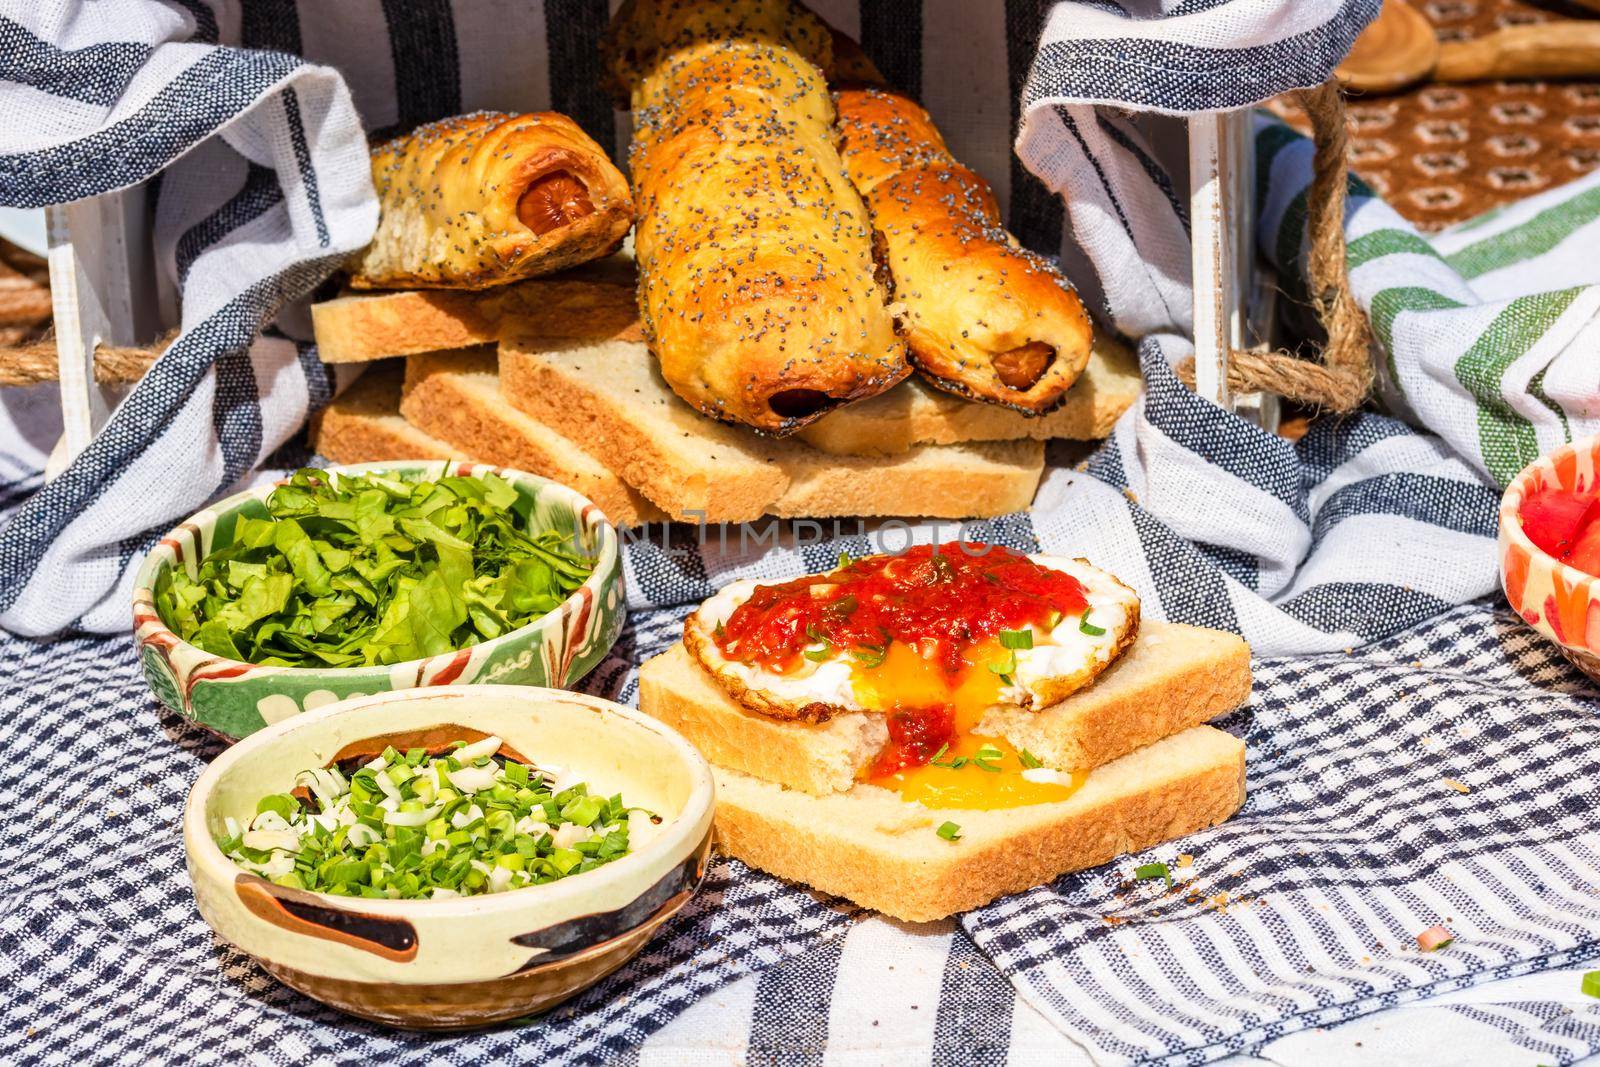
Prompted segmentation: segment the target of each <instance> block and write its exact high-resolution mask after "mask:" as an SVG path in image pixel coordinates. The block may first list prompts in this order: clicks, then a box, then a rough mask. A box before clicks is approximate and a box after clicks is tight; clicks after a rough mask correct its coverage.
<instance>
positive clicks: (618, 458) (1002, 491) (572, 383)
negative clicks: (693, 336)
mask: <svg viewBox="0 0 1600 1067" xmlns="http://www.w3.org/2000/svg"><path fill="white" fill-rule="evenodd" d="M500 389H501V392H502V393H503V394H504V395H505V396H506V398H507V399H509V400H510V401H511V402H512V403H513V404H514V405H516V406H517V407H518V408H521V409H522V410H523V411H524V412H526V413H527V414H529V415H531V416H532V417H533V418H535V419H537V420H538V421H540V422H542V423H544V424H545V425H547V426H549V427H551V428H552V429H554V430H556V431H557V432H559V433H561V434H564V435H565V436H567V437H569V438H571V439H573V440H574V441H578V442H581V443H583V445H584V447H585V448H587V449H588V450H590V451H591V452H593V453H595V454H597V455H601V456H604V457H605V459H606V462H607V464H609V465H610V466H611V467H612V468H613V469H614V470H616V471H617V472H618V473H619V474H621V475H622V477H623V479H624V480H626V481H627V482H628V483H629V484H630V485H633V486H635V487H637V488H638V489H639V490H640V491H641V492H642V493H643V494H644V495H645V496H647V497H649V498H650V499H651V500H652V501H654V502H655V503H656V504H657V505H659V506H660V507H661V508H663V509H664V510H665V511H666V512H667V513H669V514H670V515H672V516H674V517H676V518H682V519H700V518H703V519H704V520H705V521H710V522H742V521H747V520H751V519H756V518H759V517H760V516H762V515H768V514H770V515H778V516H783V517H796V516H808V517H813V518H820V517H828V516H837V515H852V516H875V515H919V516H927V517H932V518H979V517H989V516H994V515H1003V514H1006V513H1007V512H1011V511H1018V510H1020V509H1022V508H1025V507H1027V506H1028V504H1029V503H1030V502H1031V501H1032V500H1033V493H1034V490H1035V489H1037V488H1038V484H1039V476H1040V474H1041V473H1042V471H1043V468H1044V447H1043V445H1042V443H1040V442H1038V441H1008V442H994V443H986V444H967V445H928V446H919V447H917V448H913V449H910V450H908V451H906V452H903V453H901V454H899V455H896V456H887V457H852V456H832V455H828V454H826V453H823V452H819V451H817V450H816V449H814V448H811V447H810V446H808V445H806V444H804V443H802V442H800V441H795V440H774V439H771V438H764V437H758V436H756V435H754V434H751V433H750V432H749V431H747V430H744V429H740V428H736V427H733V426H727V425H724V424H722V423H719V422H716V421H715V420H713V419H709V418H706V417H705V416H703V415H701V414H700V413H699V412H697V411H695V410H694V409H693V408H692V407H690V406H689V405H688V404H686V403H684V402H683V401H682V400H681V399H679V398H678V397H677V395H676V394H674V393H673V392H672V390H671V389H670V388H669V387H668V386H667V384H666V382H665V381H664V380H663V379H662V377H661V374H660V372H659V371H658V370H657V368H656V365H655V360H654V359H653V358H652V357H651V356H650V353H649V350H648V349H646V347H645V346H644V345H643V344H641V343H636V342H623V341H605V342H598V343H592V344H581V345H570V344H561V343H558V342H550V341H548V340H545V339H542V338H532V337H527V338H520V339H513V340H508V341H504V342H502V343H501V345H500Z"/></svg>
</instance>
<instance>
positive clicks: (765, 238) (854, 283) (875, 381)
mask: <svg viewBox="0 0 1600 1067" xmlns="http://www.w3.org/2000/svg"><path fill="white" fill-rule="evenodd" d="M829 48H830V43H829V39H828V32H827V29H826V27H824V26H823V25H822V24H821V23H820V22H819V21H818V20H817V19H816V18H815V17H814V16H812V15H811V14H810V13H809V12H808V11H806V10H805V9H804V8H802V7H800V6H798V5H796V4H793V3H791V2H790V0H724V2H718V3H714V4H711V3H690V2H681V0H629V2H628V3H625V4H624V5H623V6H622V8H621V9H620V10H619V11H618V13H617V15H616V18H615V19H614V20H613V22H612V27H611V33H610V35H609V37H608V42H607V59H608V65H609V67H610V72H611V74H612V76H613V78H614V79H615V82H616V83H617V84H618V85H620V86H624V87H626V89H627V91H628V94H629V98H630V103H631V105H632V107H633V113H634V141H633V145H632V148H631V150H630V155H629V167H630V170H631V178H632V182H633V190H634V198H635V200H636V202H637V204H638V213H639V220H638V225H637V228H636V229H635V231H634V257H635V259H636V260H637V262H638V266H639V307H640V314H641V319H642V323H643V327H644V332H645V338H646V340H647V341H648V343H649V345H650V348H651V350H652V351H653V352H654V353H655V355H656V358H657V359H658V361H659V362H660V365H661V373H662V376H663V377H664V378H665V379H666V380H667V382H668V384H670V385H671V386H672V388H673V390H674V391H675V392H676V393H677V394H678V395H679V396H681V397H682V398H683V399H685V400H687V401H688V402H689V403H691V404H693V405H694V406H695V407H696V408H698V409H699V410H700V411H702V412H704V413H705V414H707V415H711V416H713V417H715V418H718V419H722V420H724V421H729V422H736V423H743V424H745V425H748V426H752V427H754V428H756V429H758V430H761V431H764V432H767V433H772V434H779V435H781V434H786V433H789V432H791V431H793V430H796V429H798V428H799V427H801V426H803V425H805V424H806V423H808V422H810V421H812V420H814V419H816V418H817V417H819V416H821V415H822V414H823V413H824V412H826V411H828V410H829V409H830V408H833V407H835V406H837V405H839V404H841V403H844V402H847V401H851V400H856V399H860V398H863V397H868V396H872V395H874V394H876V393H880V392H882V391H883V390H885V389H887V388H889V387H890V386H891V385H893V384H895V383H896V382H898V381H900V380H901V379H903V378H904V377H905V376H906V375H907V374H908V373H910V365H909V364H908V363H907V362H906V355H905V345H904V343H903V342H902V341H901V339H900V338H899V337H898V335H897V334H896V332H895V324H894V318H893V315H892V314H891V313H890V311H889V310H888V308H887V307H886V306H885V305H886V303H887V298H888V294H887V292H886V290H885V289H884V288H883V287H882V286H881V285H880V284H879V279H878V276H877V272H876V269H875V260H874V257H873V235H872V228H871V224H870V222H869V221H868V215H867V211H866V207H865V205H864V204H863V203H862V202H861V197H860V196H859V195H858V194H857V192H856V191H855V188H854V187H853V186H852V185H851V183H850V180H849V179H848V177H846V175H845V171H844V164H843V162H842V161H841V160H840V158H839V153H838V150H837V149H836V147H835V143H836V138H837V128H836V126H835V125H834V112H833V102H832V99H831V98H830V96H829V94H828V88H827V83H826V80H825V78H824V75H823V73H822V70H821V69H820V68H821V67H822V66H824V65H826V63H827V62H828V55H829Z"/></svg>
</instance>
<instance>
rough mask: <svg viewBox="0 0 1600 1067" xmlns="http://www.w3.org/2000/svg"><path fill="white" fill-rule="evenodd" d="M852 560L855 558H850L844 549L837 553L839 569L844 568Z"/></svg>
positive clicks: (852, 561)
mask: <svg viewBox="0 0 1600 1067" xmlns="http://www.w3.org/2000/svg"><path fill="white" fill-rule="evenodd" d="M854 562H855V560H853V559H851V558H850V553H848V552H844V551H841V552H840V553H839V570H844V569H845V568H846V567H848V566H850V564H852V563H854Z"/></svg>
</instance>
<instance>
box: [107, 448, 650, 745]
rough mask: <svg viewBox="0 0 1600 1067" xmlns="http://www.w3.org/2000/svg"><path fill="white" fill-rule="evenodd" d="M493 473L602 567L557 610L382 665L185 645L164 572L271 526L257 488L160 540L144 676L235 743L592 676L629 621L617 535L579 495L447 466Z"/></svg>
mask: <svg viewBox="0 0 1600 1067" xmlns="http://www.w3.org/2000/svg"><path fill="white" fill-rule="evenodd" d="M329 469H330V470H333V471H371V470H382V471H391V472H400V473H405V474H414V475H419V476H423V475H431V476H434V477H437V476H438V475H439V474H440V473H441V468H440V465H439V463H438V462H436V461H435V462H423V461H414V462H394V463H360V464H353V465H350V466H345V467H331V468H329ZM488 471H493V472H494V473H495V474H498V475H500V476H501V477H502V478H505V479H506V480H507V481H508V482H510V483H511V484H512V485H514V486H515V487H516V489H517V493H518V495H519V497H520V500H519V502H518V504H517V505H515V506H516V507H517V509H518V510H519V511H523V510H525V511H526V513H527V514H526V518H527V520H528V522H529V523H530V525H532V526H535V527H538V528H553V529H558V530H562V531H565V532H567V533H569V534H571V535H573V536H574V537H575V538H576V540H577V543H578V544H581V545H582V546H583V549H584V551H585V552H587V553H589V554H591V555H593V556H594V557H595V568H594V573H592V574H591V575H589V578H588V580H587V581H585V582H584V583H583V585H582V586H580V587H579V588H578V589H577V591H576V592H574V593H573V594H572V596H570V597H568V598H567V599H566V600H565V601H564V602H563V603H562V604H561V605H560V606H559V607H557V608H556V609H555V610H554V611H551V612H549V613H548V614H546V615H543V616H541V617H540V618H537V619H535V620H534V621H532V622H530V623H529V624H528V625H526V626H523V627H521V628H519V629H516V630H513V631H511V632H510V633H507V634H502V635H501V636H500V637H497V638H495V639H494V640H492V641H484V642H482V643H481V644H476V645H472V646H470V647H468V648H463V649H459V650H456V651H454V652H447V653H445V654H443V655H439V656H432V657H430V658H428V659H416V660H409V661H407V662H405V663H395V664H390V665H387V666H380V667H326V668H318V667H266V666H260V665H257V664H251V663H241V662H239V661H238V660H230V659H226V658H223V657H221V656H216V655H213V654H212V653H210V652H207V651H205V650H204V649H201V648H197V647H195V646H194V645H191V644H189V643H188V642H186V641H184V640H183V639H182V638H180V637H179V636H178V635H177V634H176V633H174V632H173V631H172V630H171V629H169V628H168V627H167V624H166V623H164V622H163V621H162V620H161V617H160V615H159V614H158V613H157V612H156V608H155V603H154V599H153V598H154V590H155V587H156V582H157V580H158V579H159V578H160V577H161V574H162V572H164V571H166V570H167V569H169V568H172V567H187V568H188V569H189V573H190V574H191V575H193V574H194V573H195V569H196V568H197V567H198V565H199V562H200V560H201V559H202V558H203V557H204V556H205V555H206V554H207V553H209V552H211V551H213V550H215V549H217V548H220V547H222V546H224V545H227V544H230V543H231V542H232V540H233V532H234V526H235V524H236V522H237V521H238V517H239V516H241V515H254V516H256V517H265V516H266V514H267V511H266V505H265V503H264V501H265V500H266V498H267V497H268V496H269V495H270V494H271V492H272V490H273V489H274V488H276V486H274V485H263V486H258V487H256V488H255V489H250V490H247V491H246V492H243V493H239V494H237V495H236V496H231V497H229V498H227V499H226V500H223V501H220V502H218V503H216V504H213V505H212V506H211V507H209V508H206V509H205V510H204V511H202V512H200V513H199V514H197V515H195V516H193V517H192V518H190V519H189V521H188V522H185V523H184V524H183V525H181V526H179V527H178V528H177V529H175V530H173V531H172V532H171V533H169V534H167V536H165V537H163V538H162V539H161V540H160V542H159V543H157V545H156V547H155V548H153V549H151V550H150V554H149V556H147V557H146V558H145V561H144V565H143V566H142V567H141V568H140V569H139V574H138V576H137V578H136V579H135V581H134V588H133V625H134V630H133V634H134V640H135V642H136V643H137V645H138V649H139V659H140V662H141V664H142V665H143V667H144V676H145V679H146V680H147V681H149V683H150V688H151V689H152V690H154V691H155V694H156V696H157V698H159V699H160V701H161V702H162V703H163V704H165V705H166V706H167V707H169V708H171V709H172V710H174V711H176V712H179V713H180V714H182V715H185V716H187V717H188V718H190V719H192V720H194V721H195V722H197V723H199V724H200V725H201V726H204V727H206V728H207V729H209V730H212V731H214V732H216V733H218V734H221V735H222V736H223V737H226V738H228V739H230V740H232V739H236V738H240V737H245V736H247V735H249V734H252V733H254V732H255V731H257V730H259V729H261V728H262V727H264V726H268V725H270V724H272V723H276V722H279V721H281V720H283V719H286V718H288V717H289V716H291V715H294V714H297V713H299V712H301V711H309V710H310V709H312V708H316V707H320V706H321V705H323V704H331V703H332V702H334V701H335V700H343V699H345V698H346V697H355V696H365V695H367V694H369V693H378V692H387V691H389V690H394V689H410V688H414V687H417V686H429V685H451V684H465V683H468V682H496V683H507V684H517V685H547V686H555V687H565V686H570V685H572V684H574V683H575V682H577V681H578V680H579V679H581V678H582V677H583V676H584V675H586V674H588V673H589V672H590V671H591V670H593V669H594V668H595V667H596V666H597V665H598V664H599V663H600V661H601V660H602V659H603V658H605V654H606V653H607V652H608V651H610V649H611V646H612V645H613V644H615V643H616V640H617V634H618V633H620V632H621V630H622V624H623V621H624V619H625V618H626V615H627V610H626V605H625V599H626V598H625V596H624V592H623V583H622V559H621V556H620V554H619V552H618V550H617V532H616V530H615V529H614V528H613V527H612V526H611V524H610V523H608V522H607V521H606V520H605V516H603V515H602V514H601V513H600V509H599V508H598V507H596V506H595V505H594V504H593V503H591V502H590V501H589V500H587V499H586V498H585V497H583V496H581V495H580V494H578V493H577V492H575V491H573V490H571V489H568V488H567V487H566V486H564V485H558V484H557V483H555V482H552V481H550V480H548V479H545V478H540V477H538V476H537V475H533V474H528V473H526V472H525V471H515V470H506V469H504V468H500V467H491V466H487V465H484V464H473V463H455V464H451V471H450V472H451V473H452V474H463V475H465V474H482V473H485V472H488Z"/></svg>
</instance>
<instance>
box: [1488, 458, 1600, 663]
mask: <svg viewBox="0 0 1600 1067" xmlns="http://www.w3.org/2000/svg"><path fill="white" fill-rule="evenodd" d="M1597 484H1600V437H1591V438H1588V439H1587V440H1583V441H1578V442H1575V443H1574V444H1570V445H1566V446H1564V447H1562V448H1558V449H1556V450H1555V451H1554V452H1551V453H1550V454H1549V455H1547V456H1541V457H1540V458H1539V459H1537V460H1535V461H1534V462H1533V463H1532V464H1530V465H1529V466H1528V467H1527V468H1526V469H1525V470H1523V471H1522V473H1521V474H1518V475H1517V476H1516V477H1515V478H1513V479H1512V481H1511V484H1510V485H1508V486H1507V487H1506V492H1505V495H1504V496H1503V497H1502V498H1501V500H1500V585H1501V587H1502V588H1503V589H1504V590H1505V594H1506V599H1507V600H1509V601H1510V602H1511V606H1512V607H1513V608H1515V609H1516V612H1517V614H1518V615H1521V616H1522V618H1523V621H1525V622H1526V623H1527V624H1528V625H1529V626H1532V627H1533V628H1534V629H1535V630H1538V631H1539V632H1540V633H1542V634H1544V635H1545V636H1546V637H1548V638H1549V639H1550V640H1552V641H1554V642H1555V643H1556V644H1557V645H1558V646H1560V648H1561V651H1562V652H1563V653H1564V654H1565V655H1566V657H1567V658H1568V659H1569V660H1571V661H1572V662H1573V664H1574V665H1575V666H1577V667H1578V669H1579V670H1582V671H1583V672H1584V673H1586V674H1588V675H1589V676H1590V677H1592V678H1595V679H1596V680H1600V599H1597V595H1596V594H1597V593H1600V579H1597V578H1595V577H1594V576H1593V575H1589V574H1585V573H1584V572H1583V571H1580V570H1578V569H1577V568H1575V567H1569V566H1567V565H1566V564H1565V563H1562V562H1561V561H1560V560H1558V559H1555V558H1553V557H1551V556H1549V555H1547V554H1546V553H1545V552H1544V551H1543V550H1541V549H1540V548H1539V547H1538V546H1537V545H1535V544H1534V543H1533V542H1532V541H1530V540H1529V539H1528V536H1527V534H1525V533H1523V531H1522V522H1521V520H1520V519H1519V517H1518V514H1519V512H1520V511H1521V510H1522V501H1523V498H1524V497H1525V496H1526V495H1528V494H1529V493H1531V492H1533V491H1534V490H1537V489H1540V488H1561V489H1568V490H1573V491H1575V492H1585V491H1588V490H1592V489H1593V488H1594V487H1595V486H1596V485H1597Z"/></svg>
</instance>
